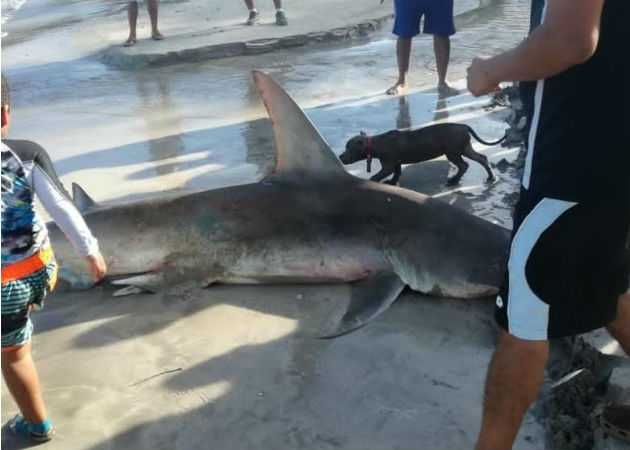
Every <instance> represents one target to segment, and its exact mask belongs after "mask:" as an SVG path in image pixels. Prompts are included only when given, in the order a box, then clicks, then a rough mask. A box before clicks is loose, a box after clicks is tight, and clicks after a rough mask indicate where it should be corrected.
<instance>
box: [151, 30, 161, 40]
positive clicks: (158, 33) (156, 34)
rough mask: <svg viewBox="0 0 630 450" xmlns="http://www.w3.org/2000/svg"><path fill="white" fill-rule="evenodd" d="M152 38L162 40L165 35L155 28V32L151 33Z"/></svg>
mask: <svg viewBox="0 0 630 450" xmlns="http://www.w3.org/2000/svg"><path fill="white" fill-rule="evenodd" d="M151 39H153V40H155V41H161V40H162V39H164V35H163V34H162V33H160V32H159V31H158V30H155V31H154V32H153V33H151Z"/></svg>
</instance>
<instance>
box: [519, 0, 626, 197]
mask: <svg viewBox="0 0 630 450" xmlns="http://www.w3.org/2000/svg"><path fill="white" fill-rule="evenodd" d="M544 9H545V1H544V0H532V12H531V30H530V31H533V30H534V29H535V28H536V27H537V26H538V25H540V24H541V23H542V22H544ZM629 41H630V1H629V0H605V1H604V7H603V11H602V17H601V27H600V36H599V43H598V46H597V50H596V51H595V54H594V55H593V56H592V57H591V58H590V59H589V60H588V61H586V62H585V63H583V64H579V65H577V66H574V67H571V68H570V69H568V70H566V71H564V72H562V73H560V74H558V75H556V76H554V77H551V78H548V79H546V80H542V81H538V82H523V83H521V94H522V98H523V103H524V105H525V111H526V114H527V118H528V120H527V127H526V129H525V131H526V141H527V149H528V155H527V157H526V164H525V171H524V174H523V186H524V187H525V188H526V189H527V190H528V191H530V192H531V193H532V194H534V195H536V196H540V197H551V198H556V199H561V200H568V201H576V202H598V203H601V202H607V203H620V204H624V205H628V204H630V70H629V67H630V48H629V44H628V43H629Z"/></svg>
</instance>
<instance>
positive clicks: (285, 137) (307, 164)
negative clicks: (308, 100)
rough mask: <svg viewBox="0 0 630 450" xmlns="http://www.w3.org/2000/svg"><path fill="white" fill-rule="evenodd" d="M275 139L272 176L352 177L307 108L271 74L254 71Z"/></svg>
mask: <svg viewBox="0 0 630 450" xmlns="http://www.w3.org/2000/svg"><path fill="white" fill-rule="evenodd" d="M252 76H253V78H254V84H255V85H256V88H257V89H258V93H259V94H260V96H261V97H262V100H263V102H264V103H265V107H266V108H267V112H268V113H269V118H270V119H271V124H272V126H273V134H274V138H275V141H276V167H275V169H274V171H273V173H272V174H271V177H273V178H288V179H295V180H299V179H302V178H322V179H329V180H330V179H333V178H337V179H343V178H348V179H350V177H351V176H350V175H349V174H348V173H347V172H346V171H345V170H344V168H343V166H342V165H341V163H340V162H339V160H338V159H337V157H336V156H335V154H334V153H333V151H332V150H331V148H330V146H329V145H328V143H326V141H325V140H324V138H323V137H322V136H321V134H319V132H318V131H317V129H316V128H315V126H314V125H313V124H312V122H311V121H310V120H309V119H308V117H306V114H304V111H302V109H301V108H300V107H299V106H298V105H297V104H296V103H295V102H294V101H293V99H292V98H291V97H289V94H287V93H286V91H285V90H284V89H282V88H281V87H280V86H279V85H278V83H276V82H275V81H274V80H273V79H272V78H271V77H270V76H269V75H267V74H264V73H262V72H259V71H257V70H254V71H252Z"/></svg>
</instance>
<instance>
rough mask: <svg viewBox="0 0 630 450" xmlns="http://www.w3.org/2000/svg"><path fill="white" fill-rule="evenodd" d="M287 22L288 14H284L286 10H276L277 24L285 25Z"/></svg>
mask: <svg viewBox="0 0 630 450" xmlns="http://www.w3.org/2000/svg"><path fill="white" fill-rule="evenodd" d="M287 23H288V22H287V16H285V15H284V11H276V25H280V26H281V27H283V26H285V25H286V24H287Z"/></svg>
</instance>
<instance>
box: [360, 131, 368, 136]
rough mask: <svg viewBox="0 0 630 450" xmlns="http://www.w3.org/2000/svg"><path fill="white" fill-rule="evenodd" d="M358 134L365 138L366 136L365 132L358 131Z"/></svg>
mask: <svg viewBox="0 0 630 450" xmlns="http://www.w3.org/2000/svg"><path fill="white" fill-rule="evenodd" d="M359 134H360V135H361V136H367V134H365V131H359Z"/></svg>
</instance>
